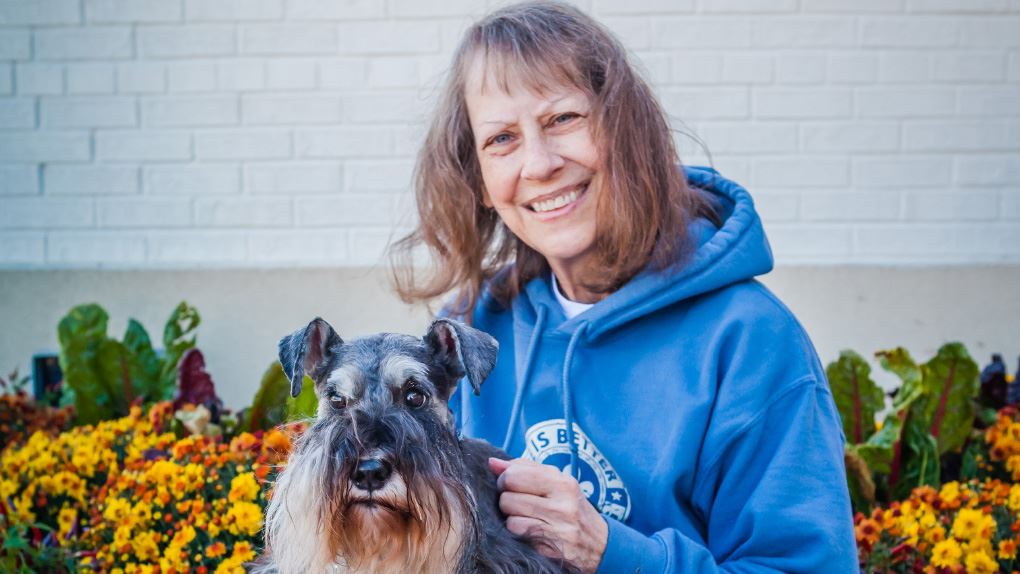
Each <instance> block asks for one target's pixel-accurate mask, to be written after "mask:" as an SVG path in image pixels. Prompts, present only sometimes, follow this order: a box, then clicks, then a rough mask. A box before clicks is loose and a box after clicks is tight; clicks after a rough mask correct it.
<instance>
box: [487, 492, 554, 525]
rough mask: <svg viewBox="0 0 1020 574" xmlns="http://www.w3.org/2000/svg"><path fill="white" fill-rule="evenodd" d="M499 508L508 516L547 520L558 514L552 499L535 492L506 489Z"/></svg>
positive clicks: (501, 496)
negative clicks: (525, 492)
mask: <svg viewBox="0 0 1020 574" xmlns="http://www.w3.org/2000/svg"><path fill="white" fill-rule="evenodd" d="M499 509H500V510H501V511H503V514H505V515H507V516H523V517H527V518H534V519H536V520H539V521H542V522H545V521H546V520H545V518H547V517H550V515H555V514H558V511H557V509H556V508H555V505H554V504H553V502H552V501H550V500H549V499H548V498H545V497H542V496H535V495H534V494H523V493H520V492H510V491H506V492H503V493H502V494H500V495H499Z"/></svg>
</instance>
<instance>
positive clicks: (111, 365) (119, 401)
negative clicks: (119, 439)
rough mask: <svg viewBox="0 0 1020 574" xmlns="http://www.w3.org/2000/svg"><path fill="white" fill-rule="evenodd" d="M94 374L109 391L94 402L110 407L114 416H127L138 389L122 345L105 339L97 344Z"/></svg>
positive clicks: (129, 358)
mask: <svg viewBox="0 0 1020 574" xmlns="http://www.w3.org/2000/svg"><path fill="white" fill-rule="evenodd" d="M96 372H97V374H98V376H99V377H100V378H101V379H102V380H103V381H105V382H106V387H107V388H108V389H109V391H108V392H107V393H106V394H105V395H102V396H98V397H96V401H97V402H100V403H101V404H104V405H106V406H108V407H110V408H111V409H112V410H113V412H114V413H116V416H123V415H127V414H128V409H129V407H130V405H131V402H132V401H134V400H135V398H136V397H137V396H138V394H139V389H138V388H137V387H136V386H135V383H134V381H133V380H132V378H131V357H130V356H129V353H128V350H127V348H126V347H124V344H123V343H121V342H120V341H117V340H114V339H107V340H105V341H103V342H102V343H100V344H99V349H97V351H96Z"/></svg>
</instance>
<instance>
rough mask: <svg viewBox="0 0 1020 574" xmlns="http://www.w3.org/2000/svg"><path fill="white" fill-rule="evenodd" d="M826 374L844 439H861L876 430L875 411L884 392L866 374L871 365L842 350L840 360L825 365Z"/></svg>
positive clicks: (880, 406)
mask: <svg viewBox="0 0 1020 574" xmlns="http://www.w3.org/2000/svg"><path fill="white" fill-rule="evenodd" d="M825 374H826V376H827V377H828V379H829V385H830V387H831V388H832V394H833V398H834V399H835V401H836V408H837V409H839V415H840V418H841V419H842V420H843V433H844V434H845V435H846V439H847V441H848V442H850V443H854V444H859V443H863V442H864V441H866V440H868V437H870V436H871V435H872V434H874V433H875V413H876V412H878V411H880V410H882V408H884V407H885V394H884V393H883V392H882V389H880V388H879V387H878V385H876V384H875V381H873V380H871V377H870V376H869V375H870V374H871V367H869V366H868V362H867V361H865V360H864V358H863V357H861V356H860V355H858V354H857V353H855V352H853V351H843V352H842V353H840V354H839V360H837V361H833V362H832V363H830V364H829V366H828V367H827V368H826V369H825Z"/></svg>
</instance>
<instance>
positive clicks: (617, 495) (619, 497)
mask: <svg viewBox="0 0 1020 574" xmlns="http://www.w3.org/2000/svg"><path fill="white" fill-rule="evenodd" d="M609 496H612V497H613V502H619V501H620V499H621V498H623V497H622V496H620V493H619V492H614V493H612V494H610V495H609Z"/></svg>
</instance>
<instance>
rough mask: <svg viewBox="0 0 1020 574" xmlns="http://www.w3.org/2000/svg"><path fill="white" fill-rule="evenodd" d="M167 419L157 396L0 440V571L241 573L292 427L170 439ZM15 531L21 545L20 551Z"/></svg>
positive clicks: (168, 409)
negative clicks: (115, 411) (95, 417)
mask: <svg viewBox="0 0 1020 574" xmlns="http://www.w3.org/2000/svg"><path fill="white" fill-rule="evenodd" d="M172 421H173V407H172V404H171V403H170V402H163V403H159V404H157V405H156V406H154V407H153V408H152V409H150V410H149V411H148V413H143V411H142V409H141V408H138V407H134V408H132V409H131V412H130V414H129V415H128V416H127V417H123V418H120V419H116V420H111V421H104V422H100V423H98V424H96V425H94V426H93V425H86V426H82V427H77V428H75V429H73V430H71V431H68V432H64V433H61V434H59V435H58V436H56V437H51V436H48V435H46V434H45V433H43V432H36V433H35V434H33V435H32V436H31V437H30V438H29V439H28V441H27V442H26V443H25V444H23V445H21V446H12V447H11V448H7V449H6V450H5V451H4V452H3V454H2V455H0V468H2V471H3V478H2V479H0V538H4V540H3V541H2V542H4V545H5V547H13V548H14V553H13V554H10V555H8V554H6V553H5V554H3V555H0V556H2V558H0V570H4V571H7V569H8V568H10V569H20V568H23V567H24V568H28V569H30V570H36V571H61V570H68V569H78V570H84V571H95V572H109V573H130V572H153V573H155V572H160V573H162V574H169V573H174V572H178V573H183V572H194V573H198V574H202V573H213V572H215V573H224V572H243V568H242V567H241V564H242V563H243V562H246V561H248V560H251V559H253V558H254V557H255V555H256V552H257V550H258V549H259V548H260V547H261V543H262V541H261V535H260V531H261V528H262V515H263V511H264V508H265V505H266V502H267V497H268V495H269V493H268V488H267V486H266V485H267V482H271V481H272V479H273V477H274V476H275V474H276V472H277V471H278V468H279V467H278V465H279V464H281V463H282V462H283V461H285V459H286V456H287V454H288V453H289V450H290V445H291V440H292V439H293V438H294V437H295V435H296V434H297V433H300V432H301V430H302V428H301V427H300V425H296V426H291V427H288V428H287V429H286V430H275V429H274V430H270V431H268V432H266V433H262V432H257V433H255V434H251V433H241V434H239V435H238V436H236V437H235V438H234V439H232V440H230V441H229V442H225V441H223V440H222V439H220V438H218V437H216V438H211V437H206V436H189V437H185V438H178V436H177V435H176V434H175V433H173V432H170V428H171V423H172ZM12 541H13V542H12ZM18 541H21V542H31V544H25V545H24V546H26V547H28V548H23V549H21V550H22V551H21V552H20V553H19V552H18V549H19V546H21V545H19V544H18ZM31 548H37V549H38V550H36V551H29V550H30V549H31ZM55 549H56V550H62V552H60V551H55ZM5 552H6V551H5ZM68 556H71V557H73V559H74V560H73V563H72V564H68V563H67V562H68V560H67V557H68ZM3 560H9V562H4V561H3Z"/></svg>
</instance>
